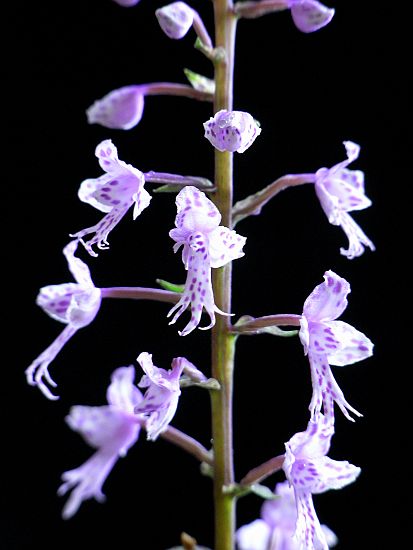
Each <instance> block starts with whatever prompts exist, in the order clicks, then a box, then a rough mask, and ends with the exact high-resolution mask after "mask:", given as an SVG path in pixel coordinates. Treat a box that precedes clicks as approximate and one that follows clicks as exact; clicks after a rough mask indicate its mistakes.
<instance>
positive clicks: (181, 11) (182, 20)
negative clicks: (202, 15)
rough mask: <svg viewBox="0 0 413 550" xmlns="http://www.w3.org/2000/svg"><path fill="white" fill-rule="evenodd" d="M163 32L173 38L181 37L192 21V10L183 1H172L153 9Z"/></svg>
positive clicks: (178, 38)
mask: <svg viewBox="0 0 413 550" xmlns="http://www.w3.org/2000/svg"><path fill="white" fill-rule="evenodd" d="M155 15H156V18H157V19H158V23H159V25H160V27H161V29H162V30H163V32H164V33H165V34H166V35H167V36H168V37H169V38H172V39H174V40H180V39H181V38H183V37H184V36H185V35H186V34H187V32H188V31H189V29H190V28H191V27H192V24H193V22H194V10H193V9H192V8H191V7H189V6H188V4H185V2H173V3H172V4H168V5H167V6H163V7H162V8H159V9H157V10H156V11H155Z"/></svg>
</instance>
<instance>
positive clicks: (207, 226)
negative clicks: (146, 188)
mask: <svg viewBox="0 0 413 550" xmlns="http://www.w3.org/2000/svg"><path fill="white" fill-rule="evenodd" d="M176 205H177V215H176V218H175V225H176V229H172V230H171V231H170V232H169V235H170V237H171V238H172V239H173V240H174V241H175V243H176V244H175V245H174V252H177V251H178V250H179V248H180V247H181V246H183V250H182V261H183V263H184V265H185V269H186V270H187V272H188V273H187V278H186V282H185V288H184V291H183V294H182V297H181V299H180V300H179V302H178V303H177V304H175V305H174V307H173V308H172V309H171V310H170V311H169V313H168V317H170V316H171V315H172V314H173V313H174V316H173V318H172V320H171V322H170V323H169V324H173V323H175V321H176V320H177V319H178V318H179V317H180V316H181V315H182V313H183V312H184V311H185V309H186V308H187V307H188V306H189V304H191V313H192V315H191V319H190V321H189V323H188V324H187V325H186V327H185V328H184V330H183V331H182V332H179V334H180V335H181V336H185V335H187V334H189V333H190V332H192V331H193V330H194V329H195V328H196V327H197V326H198V324H199V322H200V319H201V314H202V310H203V308H205V310H206V312H207V313H208V315H209V317H210V320H211V322H210V324H209V325H208V326H207V327H202V329H203V330H206V329H209V328H211V327H213V326H214V324H215V313H220V314H222V315H229V314H228V313H225V312H223V311H221V310H220V309H218V307H217V306H216V305H215V302H214V295H213V291H212V283H211V268H212V267H214V268H217V267H222V266H224V265H225V264H227V263H228V262H230V261H232V260H236V259H237V258H241V257H242V256H244V252H243V251H242V248H243V246H244V244H245V241H246V238H245V237H242V236H241V235H238V233H236V232H235V231H233V230H231V229H228V228H227V227H224V226H222V225H219V223H220V221H221V214H220V213H219V211H218V209H217V208H216V206H215V205H214V204H213V203H212V202H211V201H210V200H209V199H208V198H207V197H206V195H205V193H203V192H202V191H200V190H199V189H197V188H196V187H192V186H186V187H184V188H183V189H182V190H181V191H180V192H179V193H178V195H177V197H176ZM200 328H201V327H200Z"/></svg>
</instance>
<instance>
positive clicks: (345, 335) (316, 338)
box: [26, 0, 374, 550]
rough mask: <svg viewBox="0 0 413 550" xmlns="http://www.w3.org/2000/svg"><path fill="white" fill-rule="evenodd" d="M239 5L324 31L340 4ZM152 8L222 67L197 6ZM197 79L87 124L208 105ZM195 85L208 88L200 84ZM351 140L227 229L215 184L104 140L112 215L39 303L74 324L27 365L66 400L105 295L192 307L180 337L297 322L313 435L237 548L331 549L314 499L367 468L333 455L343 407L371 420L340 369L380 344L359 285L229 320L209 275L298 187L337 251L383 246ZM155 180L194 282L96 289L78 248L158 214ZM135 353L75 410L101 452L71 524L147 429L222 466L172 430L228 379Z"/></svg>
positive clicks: (330, 274) (77, 474)
mask: <svg viewBox="0 0 413 550" xmlns="http://www.w3.org/2000/svg"><path fill="white" fill-rule="evenodd" d="M114 1H115V2H116V3H117V4H119V5H120V6H124V7H132V6H134V5H136V4H138V0H114ZM232 9H233V15H235V16H236V17H237V18H241V17H244V18H247V19H248V18H250V19H252V18H255V17H259V16H262V15H265V14H266V13H271V12H276V11H282V10H290V11H291V16H292V19H293V22H294V24H295V25H296V27H297V28H298V29H299V30H300V31H302V32H304V33H308V32H314V31H317V30H319V29H320V28H322V27H324V26H326V25H327V24H328V23H329V22H330V21H331V19H332V18H333V15H334V10H333V9H330V8H327V7H326V6H324V5H323V4H321V3H320V2H318V1H316V0H273V1H271V0H268V1H267V2H265V3H264V2H262V3H261V2H254V1H251V2H249V1H248V2H237V3H236V4H235V6H233V7H232ZM155 14H156V18H157V20H158V22H159V25H160V27H161V29H162V30H163V31H164V33H165V34H166V35H167V37H169V38H172V39H174V40H178V39H181V38H183V37H184V36H185V35H186V34H187V33H188V32H189V30H190V29H191V27H193V28H194V31H195V32H196V34H197V36H198V38H197V47H198V49H200V51H201V52H203V53H205V55H207V57H209V58H211V59H213V60H214V61H215V62H219V59H220V57H219V55H220V53H219V48H216V47H214V45H213V42H212V40H211V38H210V36H209V34H208V31H207V29H206V27H205V25H204V24H203V22H202V20H201V18H200V15H199V14H198V13H197V12H196V11H195V10H194V9H193V8H192V7H190V6H189V5H187V4H186V3H184V2H174V3H172V4H168V5H166V6H164V7H162V8H160V9H157V10H156V13H155ZM221 53H222V52H221ZM217 60H218V61H217ZM193 74H195V73H193ZM198 76H199V78H197V77H195V78H192V79H190V83H191V85H190V86H188V85H181V84H178V83H168V82H159V83H150V84H136V85H130V86H125V87H123V88H119V89H116V90H113V91H111V92H109V93H108V94H106V95H105V96H104V97H103V98H102V99H99V100H97V101H96V102H95V103H94V104H93V105H91V106H90V107H89V108H88V109H87V119H88V122H89V123H90V124H99V125H101V126H104V127H105V128H108V129H121V130H130V129H132V128H134V127H135V126H136V125H137V124H138V123H139V122H140V120H141V118H142V115H143V110H144V101H145V97H146V96H147V95H165V94H167V95H176V96H186V97H188V98H192V99H197V100H201V101H211V100H212V99H213V98H214V92H215V87H216V86H217V82H214V81H212V80H209V79H206V78H204V77H201V76H200V75H198ZM198 82H202V85H201V86H198V84H197V83H198ZM200 128H201V123H200ZM203 128H204V136H205V138H206V139H207V140H208V142H209V143H210V144H211V145H212V146H213V147H214V148H215V149H216V150H217V151H218V152H219V154H223V155H231V154H232V153H234V152H238V153H244V152H245V151H247V150H248V149H249V148H250V147H251V146H252V145H253V144H254V143H255V140H256V139H257V138H258V137H259V136H260V135H261V125H260V123H258V122H257V121H256V120H255V118H254V117H253V115H251V114H250V113H248V112H246V111H241V110H234V109H232V108H231V105H227V108H221V109H218V110H217V111H216V112H215V114H214V115H213V116H212V117H211V118H210V119H209V120H207V121H205V122H204V124H203ZM264 134H265V131H264ZM260 139H262V138H260ZM344 147H345V150H346V153H347V159H346V160H344V161H341V162H339V163H338V164H336V165H335V166H333V167H331V168H325V167H323V168H320V169H319V170H317V171H316V172H315V173H309V174H301V175H300V174H298V175H294V174H289V175H287V176H284V177H283V178H281V179H280V180H277V181H275V182H274V184H271V185H270V186H268V187H267V188H265V189H264V190H263V191H261V192H258V193H256V194H255V195H251V196H249V197H246V198H245V199H244V200H243V201H241V202H240V203H237V204H236V205H233V206H232V212H231V211H230V212H229V215H228V212H226V214H227V215H226V216H225V218H224V219H229V220H231V217H232V216H231V214H233V223H232V225H230V226H229V227H227V226H225V225H221V219H222V217H223V212H221V211H220V208H219V204H216V202H215V200H216V199H215V192H216V190H217V189H219V185H220V182H219V181H216V182H215V183H214V184H210V182H208V180H205V178H202V177H193V176H182V175H178V174H165V173H162V172H154V171H151V172H147V173H144V172H142V171H140V170H139V169H138V168H136V167H134V166H133V165H131V164H127V163H126V162H124V161H123V160H120V159H119V157H118V151H117V148H116V146H115V145H114V143H113V142H112V140H111V139H105V140H103V141H102V142H101V143H99V144H98V145H97V147H96V149H95V155H96V157H97V159H98V162H99V165H100V167H101V169H102V170H103V174H101V175H100V176H98V177H95V178H88V179H86V180H84V181H83V182H82V183H81V185H80V188H79V192H78V196H79V198H80V200H81V201H83V202H85V203H88V204H90V205H91V206H93V207H94V208H96V209H97V210H100V211H101V212H103V214H104V215H103V217H102V219H101V220H100V221H98V222H97V223H96V224H95V225H92V226H90V227H87V228H85V229H81V230H79V231H77V232H75V233H73V234H71V238H72V240H70V242H69V243H68V244H67V245H66V246H65V247H64V249H63V254H64V256H65V257H66V260H67V263H68V267H69V270H70V272H71V273H72V275H73V277H74V279H75V281H76V282H69V283H63V284H53V285H48V286H45V287H43V288H42V289H41V290H40V292H39V295H38V298H37V304H38V305H39V306H40V307H41V308H42V309H43V310H44V311H45V312H46V313H47V314H48V315H49V316H50V317H52V318H54V319H55V320H57V321H60V322H62V323H64V324H65V325H66V327H65V328H64V330H63V331H62V333H61V334H60V335H59V336H58V337H57V338H56V340H55V341H54V342H53V343H52V344H51V345H50V346H49V347H48V348H47V349H46V350H45V351H43V352H42V353H41V354H40V355H39V357H38V358H37V359H35V360H34V361H33V363H32V364H31V365H30V366H29V367H28V368H27V370H26V375H27V380H28V382H29V384H31V385H33V386H37V387H38V388H39V389H40V390H41V392H42V393H43V394H44V395H45V396H46V397H47V398H49V399H51V400H55V399H58V397H57V396H56V395H55V394H54V393H53V391H52V390H53V389H55V388H56V383H55V381H54V380H53V378H52V377H51V375H50V373H49V366H50V364H51V363H52V362H53V361H54V360H55V359H56V356H57V355H58V353H59V352H60V351H61V349H62V348H63V346H64V345H65V344H66V343H67V342H68V341H69V339H71V338H72V337H74V335H75V333H76V332H77V330H79V329H81V328H85V329H86V327H87V326H88V325H89V324H90V323H92V322H93V320H94V318H95V317H96V315H97V314H98V312H99V309H100V305H101V301H102V300H103V299H106V298H115V297H119V296H122V297H131V298H141V299H154V300H158V301H164V302H169V303H172V304H173V305H172V307H171V308H170V309H169V311H167V312H165V319H166V318H171V320H170V321H169V324H174V323H176V322H177V321H178V320H179V319H180V317H181V316H185V315H186V312H187V310H188V309H189V310H190V317H189V320H188V321H187V324H186V325H185V326H184V328H183V329H182V330H179V331H178V334H179V335H180V336H187V335H189V334H190V333H191V332H193V331H194V330H195V329H196V328H201V329H203V330H209V329H213V330H215V331H223V330H224V329H225V327H224V325H222V324H219V326H218V324H217V319H216V315H219V316H221V317H222V318H225V319H227V321H226V322H227V323H228V324H227V325H226V327H230V329H229V331H228V332H230V333H231V336H232V338H233V335H234V334H237V335H238V336H240V335H241V334H242V333H248V332H249V333H259V332H260V331H270V329H271V327H272V328H273V327H274V325H275V326H276V325H277V324H279V325H288V324H290V325H292V326H295V327H298V328H299V331H298V335H299V340H300V342H301V344H302V346H303V348H304V353H305V355H306V356H307V357H308V361H309V367H310V371H309V372H310V377H311V383H312V396H311V400H310V403H309V405H308V408H309V411H310V417H309V420H308V424H307V427H306V429H305V430H304V431H301V432H297V433H296V434H295V435H293V436H292V437H291V438H290V440H289V441H288V442H286V443H285V446H284V447H285V448H284V455H283V457H282V460H281V462H280V467H279V468H278V469H282V470H283V471H284V473H285V477H286V481H284V482H282V483H281V482H280V483H278V484H277V485H276V487H275V491H274V493H273V495H275V496H277V497H279V498H277V499H276V500H267V501H265V503H264V505H263V507H262V510H261V518H260V519H257V520H255V521H254V522H252V523H251V524H248V525H244V526H241V527H240V528H239V529H238V531H237V533H236V541H237V545H238V548H239V550H281V549H284V550H327V549H328V548H330V547H332V546H333V545H334V544H336V542H337V537H336V536H335V534H334V533H333V532H332V531H331V530H330V529H329V528H328V527H326V526H324V525H321V524H320V522H319V520H318V518H317V514H316V512H315V509H314V503H313V495H314V494H318V493H322V492H324V491H327V490H328V489H339V488H341V487H344V486H345V485H347V484H349V483H351V482H353V481H354V480H355V479H356V478H357V476H358V475H359V473H360V468H359V467H356V466H354V465H352V464H350V463H349V462H347V461H337V460H333V459H331V458H329V457H328V456H327V453H328V452H329V449H330V444H331V440H332V437H333V435H334V433H335V405H337V406H338V408H339V409H340V410H341V411H342V413H343V414H344V416H345V417H346V418H347V419H349V420H351V421H354V418H353V416H352V415H354V416H361V413H359V412H358V411H357V410H356V409H355V408H353V406H352V405H350V404H349V402H348V401H347V400H346V398H345V397H344V394H343V392H342V390H341V389H340V387H339V385H338V383H337V382H336V380H335V378H334V377H333V373H332V370H331V366H335V367H341V366H345V365H348V364H353V363H355V362H357V361H360V360H363V359H365V358H367V357H369V356H371V355H372V353H373V344H372V342H371V341H370V340H369V339H368V338H367V336H365V335H364V334H363V333H362V332H360V331H358V330H357V329H355V328H354V327H353V326H352V325H350V324H348V323H346V322H344V321H340V320H337V319H338V317H340V316H341V314H342V313H343V312H344V310H345V309H346V307H347V296H348V294H349V293H350V284H349V282H348V281H346V280H345V279H344V278H343V277H340V276H339V275H337V274H336V273H335V272H334V271H332V270H327V271H325V273H324V281H323V282H321V283H320V284H318V285H317V286H315V288H314V290H313V291H312V292H311V293H310V294H309V296H308V297H307V299H306V300H305V302H304V305H303V310H302V313H301V314H287V315H280V316H277V315H269V316H267V317H263V318H261V319H253V318H251V317H244V318H243V319H244V321H243V322H241V320H242V319H240V320H239V321H238V322H236V323H232V322H231V317H232V316H233V315H234V314H233V312H231V311H224V310H223V309H220V307H219V306H218V305H217V304H216V298H215V294H214V291H215V288H214V284H213V276H212V270H219V269H221V268H224V267H225V266H229V265H230V264H231V262H232V261H233V260H237V259H239V258H242V257H244V251H243V248H244V246H245V244H246V241H247V238H246V237H244V236H242V235H240V234H238V233H237V232H236V231H235V230H234V229H233V226H234V225H235V222H236V221H241V220H242V219H243V218H245V217H247V216H250V215H255V214H257V213H259V212H260V211H261V208H262V206H263V205H264V204H266V203H267V202H268V201H269V200H270V199H271V198H273V197H274V196H275V195H276V194H277V193H278V192H279V191H280V190H281V189H283V188H285V187H288V186H289V185H291V186H292V185H301V184H304V183H306V184H311V185H314V190H315V194H316V196H317V198H318V199H319V201H320V205H321V207H322V209H323V211H324V212H325V214H326V215H327V218H328V221H329V222H330V223H331V224H333V225H338V226H341V227H342V229H343V231H344V233H345V234H346V236H347V238H348V241H349V245H348V248H347V249H343V248H342V249H341V250H340V252H341V254H342V255H344V256H346V257H347V258H348V259H352V258H355V257H357V256H360V255H361V254H363V253H364V251H365V247H368V248H370V249H371V250H374V245H373V243H372V242H371V241H370V239H369V238H368V237H367V236H366V235H365V234H364V232H363V231H362V229H361V228H360V227H359V225H358V224H357V223H356V222H355V221H354V220H353V219H352V218H351V217H350V214H349V212H351V211H354V210H361V209H364V208H367V207H368V206H370V204H371V201H370V200H369V199H368V198H367V197H366V195H365V192H364V174H363V172H361V171H360V170H350V169H349V168H348V165H349V164H350V163H352V162H354V161H356V160H357V158H358V156H359V152H360V147H359V145H357V144H356V143H353V142H351V141H345V142H344ZM280 182H281V183H280ZM158 183H164V184H165V185H166V188H167V190H168V191H169V192H176V199H175V202H176V208H177V212H176V218H175V227H173V228H172V229H170V230H169V236H170V238H171V240H172V241H173V242H174V244H173V246H172V247H173V251H174V252H175V253H176V252H178V251H179V252H180V253H181V257H182V263H183V267H184V271H185V272H186V280H185V283H184V284H183V285H182V286H179V287H175V286H174V285H171V284H169V283H167V284H166V286H164V289H156V288H143V287H134V288H132V289H131V288H128V289H119V288H117V289H110V288H105V289H99V288H97V287H96V286H95V285H94V283H93V281H92V278H91V275H90V270H89V267H88V266H87V264H86V263H85V262H84V261H83V260H81V259H80V258H79V257H77V256H76V255H75V254H77V253H78V245H79V243H81V244H82V245H83V246H84V248H85V250H86V251H87V252H88V253H89V254H90V255H91V256H97V252H96V251H95V249H94V248H93V247H96V248H97V249H98V250H107V249H108V248H109V241H108V238H109V234H110V233H111V232H112V231H113V230H115V228H116V226H117V224H118V223H121V222H122V223H126V221H125V222H124V221H123V220H124V218H126V216H127V214H128V211H129V210H130V209H131V208H132V209H133V213H132V217H133V219H134V220H136V219H137V218H138V217H139V216H140V215H142V214H143V211H144V210H145V214H144V215H145V216H150V210H151V204H150V203H151V200H155V199H154V198H153V197H155V196H156V195H153V196H151V194H150V193H149V191H148V190H147V189H146V188H145V186H146V187H149V186H150V185H153V184H158ZM207 194H208V195H209V196H207ZM221 205H222V203H221ZM241 213H242V215H240V214H241ZM137 223H138V222H137ZM171 225H172V220H171ZM166 230H167V229H166ZM166 230H165V231H166ZM87 235H91V237H90V238H89V240H85V238H86V236H87ZM246 258H248V257H247V256H246ZM204 310H205V313H206V314H207V316H208V317H209V321H208V323H207V325H206V326H200V323H201V319H202V315H203V313H204ZM245 319H247V320H245ZM223 327H224V328H223ZM225 330H226V329H225ZM280 330H281V329H280ZM275 333H277V332H276V331H275ZM140 345H141V344H140ZM137 361H138V363H139V365H140V367H141V368H142V370H143V375H142V377H141V379H140V382H139V383H138V384H137V385H135V383H134V379H135V367H134V366H127V367H118V368H116V369H115V370H114V371H113V374H112V376H111V383H110V385H109V387H108V390H107V404H106V405H102V406H97V407H88V406H80V405H78V406H74V407H72V409H71V411H70V414H69V416H68V417H67V418H66V421H67V424H68V425H69V427H70V428H71V429H72V430H75V431H77V432H79V433H80V434H81V435H82V436H83V438H84V439H85V441H86V442H87V443H88V444H89V445H90V446H91V447H93V448H94V449H96V450H95V453H94V454H93V455H92V457H91V458H90V459H88V460H87V461H86V462H85V463H84V464H83V465H82V466H80V467H78V468H76V469H74V470H70V471H67V472H65V473H64V474H63V475H62V480H63V483H62V485H61V486H60V488H59V490H58V493H59V495H64V494H66V493H68V492H69V491H71V493H70V496H69V498H68V500H67V502H66V505H65V506H64V509H63V517H64V518H69V517H71V516H73V515H74V514H75V513H76V512H77V511H78V509H79V507H80V505H81V504H82V502H83V501H84V500H87V499H91V498H94V499H96V500H98V501H103V500H104V498H105V497H104V494H103V492H102V487H103V484H104V482H105V480H106V478H107V476H108V475H109V473H110V471H111V470H112V468H113V467H114V465H115V463H116V461H117V460H118V458H119V457H123V456H125V455H126V454H127V452H128V450H129V449H130V448H131V446H133V445H134V444H135V443H136V442H137V440H138V437H139V433H140V431H141V429H144V430H145V431H146V433H147V439H148V440H150V441H155V440H157V438H158V437H166V438H167V439H168V440H169V441H172V442H174V443H176V444H178V445H180V446H182V447H183V448H186V450H188V451H189V452H192V453H193V454H195V456H198V458H199V457H201V458H202V461H203V462H205V463H209V464H210V465H211V466H212V475H214V471H213V469H214V467H215V468H217V467H218V462H217V461H216V459H215V458H214V457H213V454H211V452H209V451H207V450H206V449H204V448H203V447H202V446H201V445H200V444H198V443H196V442H194V440H192V439H191V438H187V437H186V436H185V435H184V434H182V433H180V432H179V431H178V430H176V429H175V428H173V427H172V426H170V423H171V421H172V420H173V418H174V415H175V412H176V410H177V407H178V402H179V398H180V395H181V388H184V387H186V386H191V385H198V386H204V387H205V388H207V389H208V390H210V391H211V392H220V391H223V386H222V384H224V383H225V380H222V379H221V380H220V379H215V378H208V377H207V376H206V375H205V374H204V373H202V372H201V371H200V370H199V369H198V368H197V367H196V366H195V365H193V364H192V363H191V362H190V361H189V360H188V359H187V358H185V357H177V358H174V359H173V360H172V365H171V369H170V370H165V369H163V368H159V367H156V366H155V365H154V364H153V362H152V355H151V354H150V353H149V352H146V351H141V352H140V354H139V356H138V358H137ZM216 372H217V371H216ZM213 374H214V373H213ZM139 388H141V389H142V390H144V393H142V391H141V389H139ZM350 413H352V415H351V414H350ZM270 473H272V472H270ZM250 477H251V476H250ZM247 478H248V476H247ZM247 478H246V479H247ZM248 479H250V478H248ZM249 485H251V482H250V483H249V484H247V486H244V487H243V490H248V486H249ZM241 486H242V483H241V484H240V487H241ZM227 489H228V488H227ZM228 494H229V490H228ZM216 550H226V549H221V548H216Z"/></svg>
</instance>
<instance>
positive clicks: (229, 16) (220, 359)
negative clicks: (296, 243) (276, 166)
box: [211, 0, 237, 550]
mask: <svg viewBox="0 0 413 550" xmlns="http://www.w3.org/2000/svg"><path fill="white" fill-rule="evenodd" d="M214 12H215V42H216V47H217V48H220V49H222V50H223V51H224V52H225V55H224V56H219V58H217V59H216V61H215V85H216V90H215V98H214V112H215V113H216V112H217V111H219V110H221V109H227V110H232V94H233V71H234V50H235V32H236V23H237V17H236V16H235V14H234V12H233V4H232V0H215V2H214ZM232 157H233V155H232V153H228V152H220V151H215V182H216V186H217V190H216V194H215V195H214V196H213V200H214V203H215V204H216V206H217V207H218V209H219V211H220V212H221V215H222V224H223V225H225V226H227V227H232V221H231V217H232V214H231V211H232V185H233V170H232V160H233V159H232ZM213 287H214V295H215V301H216V304H217V306H218V307H219V308H220V309H222V310H223V311H227V312H230V311H231V263H229V264H227V265H226V266H224V267H222V268H219V269H214V274H213ZM235 339H236V337H235V336H234V335H233V334H231V333H230V321H229V318H228V317H224V316H221V315H219V316H218V318H217V322H216V325H215V327H214V328H213V330H212V376H213V377H214V378H216V379H217V380H218V382H219V383H220V385H221V390H220V391H215V392H211V406H212V434H213V444H214V457H215V459H214V512H215V546H214V548H215V549H216V550H233V548H234V547H235V544H234V533H235V498H234V496H233V495H231V494H228V493H227V494H226V493H225V492H224V487H225V486H226V485H230V484H232V483H233V482H234V465H233V442H232V392H233V368H234V352H235Z"/></svg>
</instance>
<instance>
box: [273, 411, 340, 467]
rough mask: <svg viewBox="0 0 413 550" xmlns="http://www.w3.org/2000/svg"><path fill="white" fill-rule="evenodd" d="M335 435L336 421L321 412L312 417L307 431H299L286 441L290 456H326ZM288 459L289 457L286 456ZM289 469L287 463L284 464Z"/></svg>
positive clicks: (301, 457) (304, 457)
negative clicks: (314, 417) (316, 416)
mask: <svg viewBox="0 0 413 550" xmlns="http://www.w3.org/2000/svg"><path fill="white" fill-rule="evenodd" d="M333 435H334V423H333V422H331V419H329V418H328V417H325V416H323V415H322V414H320V415H319V416H318V418H316V419H310V421H309V422H308V425H307V428H306V430H305V432H298V433H296V434H295V435H293V437H292V438H291V439H290V440H289V441H288V443H286V448H287V449H288V450H289V453H290V458H292V456H291V454H292V455H293V457H294V459H296V458H297V457H298V458H300V459H307V458H319V457H322V456H325V455H326V454H327V453H328V451H329V449H330V445H331V438H332V437H333ZM286 460H287V458H286ZM283 468H284V469H288V468H289V466H288V464H287V463H285V464H284V466H283Z"/></svg>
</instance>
